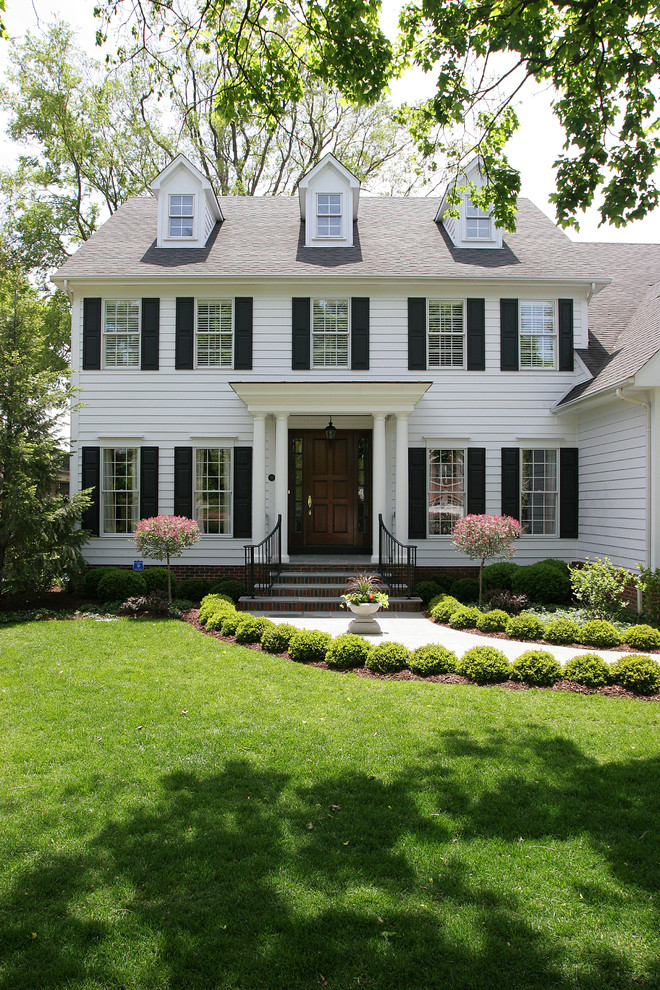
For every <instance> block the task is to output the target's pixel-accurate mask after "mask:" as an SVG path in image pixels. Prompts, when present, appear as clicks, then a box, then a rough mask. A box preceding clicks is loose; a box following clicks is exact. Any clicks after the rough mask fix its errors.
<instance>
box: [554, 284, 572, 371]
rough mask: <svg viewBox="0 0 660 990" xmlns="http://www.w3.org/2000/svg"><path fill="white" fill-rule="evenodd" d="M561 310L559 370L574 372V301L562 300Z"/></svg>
mask: <svg viewBox="0 0 660 990" xmlns="http://www.w3.org/2000/svg"><path fill="white" fill-rule="evenodd" d="M558 309H559V370H560V371H573V300H572V299H560V300H559V302H558Z"/></svg>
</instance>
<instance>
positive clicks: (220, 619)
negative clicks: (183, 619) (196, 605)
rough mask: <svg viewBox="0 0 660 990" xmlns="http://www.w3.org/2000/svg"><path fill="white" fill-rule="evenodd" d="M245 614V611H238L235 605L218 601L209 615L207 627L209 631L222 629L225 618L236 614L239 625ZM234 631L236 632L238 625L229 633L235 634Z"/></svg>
mask: <svg viewBox="0 0 660 990" xmlns="http://www.w3.org/2000/svg"><path fill="white" fill-rule="evenodd" d="M244 614H245V613H244V612H237V611H236V609H235V608H234V606H233V605H231V604H229V603H227V602H218V603H217V604H216V605H215V606H214V607H213V611H212V612H211V613H210V614H209V615H208V618H207V619H206V622H205V624H206V628H207V629H208V630H209V631H212V630H215V629H219V630H221V631H222V626H223V623H224V621H225V619H228V618H233V617H234V616H236V624H237V625H238V623H239V622H240V620H241V619H242V617H243V616H244ZM234 632H236V626H234V629H233V630H232V632H231V633H227V635H228V636H229V635H231V636H233V635H234Z"/></svg>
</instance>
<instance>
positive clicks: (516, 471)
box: [502, 447, 520, 521]
mask: <svg viewBox="0 0 660 990" xmlns="http://www.w3.org/2000/svg"><path fill="white" fill-rule="evenodd" d="M502 515H503V516H512V518H513V519H517V520H518V521H520V450H519V449H518V447H502Z"/></svg>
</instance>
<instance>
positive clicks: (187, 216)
mask: <svg viewBox="0 0 660 990" xmlns="http://www.w3.org/2000/svg"><path fill="white" fill-rule="evenodd" d="M194 219H195V197H194V196H192V195H185V196H178V195H177V196H174V195H172V196H170V198H169V221H170V222H169V231H170V237H192V236H193V221H194Z"/></svg>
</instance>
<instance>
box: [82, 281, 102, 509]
mask: <svg viewBox="0 0 660 990" xmlns="http://www.w3.org/2000/svg"><path fill="white" fill-rule="evenodd" d="M82 366H83V371H98V370H99V369H100V367H101V300H100V299H83V359H82ZM88 528H89V527H88Z"/></svg>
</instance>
